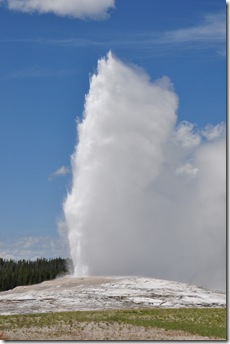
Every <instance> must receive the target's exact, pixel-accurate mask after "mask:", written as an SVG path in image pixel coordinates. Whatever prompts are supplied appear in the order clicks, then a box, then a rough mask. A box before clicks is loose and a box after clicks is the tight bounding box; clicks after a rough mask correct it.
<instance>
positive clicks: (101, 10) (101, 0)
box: [7, 0, 115, 19]
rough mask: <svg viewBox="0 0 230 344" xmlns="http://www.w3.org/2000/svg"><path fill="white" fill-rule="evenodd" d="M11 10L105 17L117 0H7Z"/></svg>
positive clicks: (77, 16) (80, 17) (96, 17)
mask: <svg viewBox="0 0 230 344" xmlns="http://www.w3.org/2000/svg"><path fill="white" fill-rule="evenodd" d="M7 5H8V8H9V9H10V10H15V11H20V12H26V13H33V12H38V13H53V14H55V15H58V16H68V17H72V18H79V19H85V18H91V19H104V18H107V17H108V10H109V9H112V8H114V7H115V0H96V1H95V0H7Z"/></svg>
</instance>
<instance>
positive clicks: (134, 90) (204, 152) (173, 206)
mask: <svg viewBox="0 0 230 344" xmlns="http://www.w3.org/2000/svg"><path fill="white" fill-rule="evenodd" d="M177 105H178V97H177V95H176V94H175V92H174V90H173V87H172V84H171V82H170V80H169V79H168V78H167V77H163V78H162V79H160V80H157V81H156V82H151V81H150V80H149V78H148V76H147V75H146V74H145V73H144V72H143V71H142V70H140V69H138V68H136V67H131V66H128V65H125V64H124V63H122V62H121V61H119V60H118V59H117V58H115V57H114V56H113V55H112V54H111V53H109V54H108V55H107V57H106V58H102V59H101V60H99V62H98V71H97V73H96V74H95V75H93V76H92V77H91V80H90V90H89V93H88V95H87V97H86V101H85V110H84V116H83V120H82V122H81V123H79V124H78V143H77V146H76V149H75V152H74V154H73V156H72V171H73V183H72V189H71V191H70V193H69V194H68V196H67V198H66V200H65V202H64V213H65V218H66V222H67V226H68V238H69V243H70V249H71V256H72V259H73V262H74V266H75V276H82V275H86V274H87V273H88V274H91V275H110V276H111V275H140V276H143V275H145V276H146V275H147V276H154V277H155V278H164V279H173V280H181V281H185V282H193V283H195V284H199V285H204V286H206V287H211V288H219V289H220V288H222V289H224V285H225V226H226V224H225V139H224V136H225V130H224V125H223V124H219V125H217V126H215V127H214V126H207V127H206V128H205V129H203V130H202V131H201V130H200V131H199V132H198V131H197V132H196V131H195V130H194V126H193V125H192V124H191V123H188V122H182V123H180V124H179V125H178V126H177V127H176V126H175V125H176V110H177Z"/></svg>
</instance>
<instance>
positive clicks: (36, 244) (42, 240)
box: [0, 236, 69, 260]
mask: <svg viewBox="0 0 230 344" xmlns="http://www.w3.org/2000/svg"><path fill="white" fill-rule="evenodd" d="M68 256H69V253H68V245H67V243H66V241H65V240H63V237H62V236H60V237H51V236H35V237H34V236H28V237H20V238H16V239H12V240H10V241H9V240H6V241H1V242H0V257H1V258H4V259H14V260H19V259H32V260H33V259H36V258H40V257H45V258H56V257H68Z"/></svg>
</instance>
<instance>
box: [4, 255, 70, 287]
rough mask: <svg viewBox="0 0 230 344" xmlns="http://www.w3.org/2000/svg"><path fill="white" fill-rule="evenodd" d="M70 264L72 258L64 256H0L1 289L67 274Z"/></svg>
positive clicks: (39, 281)
mask: <svg viewBox="0 0 230 344" xmlns="http://www.w3.org/2000/svg"><path fill="white" fill-rule="evenodd" d="M70 265H71V260H70V259H63V258H54V259H46V258H38V259H36V260H34V261H32V260H25V259H23V260H18V261H15V260H13V259H10V260H5V259H3V258H0V291H4V290H9V289H12V288H15V287H17V286H20V285H31V284H36V283H41V282H43V281H47V280H52V279H54V278H56V277H57V276H59V275H63V274H66V273H67V272H68V268H69V266H70Z"/></svg>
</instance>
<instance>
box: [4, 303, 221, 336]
mask: <svg viewBox="0 0 230 344" xmlns="http://www.w3.org/2000/svg"><path fill="white" fill-rule="evenodd" d="M83 321H84V322H90V321H94V322H101V321H102V322H107V323H108V322H109V323H113V322H120V323H128V324H132V325H136V326H145V327H155V328H164V329H166V330H181V331H185V332H188V333H191V334H194V335H201V336H207V337H216V338H222V339H226V309H224V308H179V309H175V308H174V309H172V308H171V309H165V308H163V309H162V308H154V309H132V310H106V311H77V312H55V313H41V314H21V315H9V316H1V317H0V332H4V331H6V330H9V329H11V330H12V329H16V328H28V329H29V328H30V327H32V326H37V327H40V328H42V327H44V326H53V325H58V324H59V323H65V324H72V323H74V322H83Z"/></svg>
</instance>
